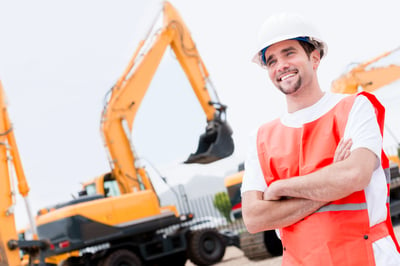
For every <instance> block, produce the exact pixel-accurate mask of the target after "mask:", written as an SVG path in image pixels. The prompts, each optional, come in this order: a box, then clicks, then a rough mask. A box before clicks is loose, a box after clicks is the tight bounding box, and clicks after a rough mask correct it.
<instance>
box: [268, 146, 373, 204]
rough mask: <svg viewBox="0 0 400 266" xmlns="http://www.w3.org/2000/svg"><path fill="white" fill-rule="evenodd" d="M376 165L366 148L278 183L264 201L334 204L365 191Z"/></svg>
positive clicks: (271, 188)
mask: <svg viewBox="0 0 400 266" xmlns="http://www.w3.org/2000/svg"><path fill="white" fill-rule="evenodd" d="M361 162H362V163H361ZM376 165H377V157H376V155H375V154H374V153H372V152H371V151H369V150H367V149H357V150H355V151H353V152H352V155H351V156H350V157H349V158H348V159H346V160H343V161H340V162H337V163H335V164H332V165H329V166H327V167H325V168H323V169H320V170H318V171H316V172H314V173H311V174H307V175H304V176H299V177H293V178H289V179H285V180H278V181H276V182H274V183H272V184H271V185H270V186H269V187H268V188H267V189H266V191H265V193H266V196H267V199H268V198H272V199H274V198H280V197H284V196H288V197H295V198H305V199H311V200H316V201H334V200H337V199H341V198H344V197H346V196H348V195H350V194H351V193H353V192H355V191H359V190H362V189H364V188H365V187H366V186H367V185H368V184H369V182H370V179H371V176H372V172H373V171H374V169H375V167H376Z"/></svg>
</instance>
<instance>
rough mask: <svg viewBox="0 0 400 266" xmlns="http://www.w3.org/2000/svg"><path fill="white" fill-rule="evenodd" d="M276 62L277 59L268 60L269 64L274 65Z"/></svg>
mask: <svg viewBox="0 0 400 266" xmlns="http://www.w3.org/2000/svg"><path fill="white" fill-rule="evenodd" d="M275 63H276V60H270V61H268V62H267V66H272V65H273V64H275Z"/></svg>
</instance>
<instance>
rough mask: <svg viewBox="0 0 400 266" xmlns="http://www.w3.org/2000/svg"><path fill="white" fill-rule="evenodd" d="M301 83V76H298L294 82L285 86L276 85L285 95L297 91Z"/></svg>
mask: <svg viewBox="0 0 400 266" xmlns="http://www.w3.org/2000/svg"><path fill="white" fill-rule="evenodd" d="M301 83H302V81H301V77H299V78H298V80H297V81H296V83H295V84H293V85H290V86H289V87H287V88H283V87H282V86H278V89H279V90H280V91H281V92H282V93H283V94H285V95H289V94H293V93H295V92H297V91H298V90H299V89H300V87H301Z"/></svg>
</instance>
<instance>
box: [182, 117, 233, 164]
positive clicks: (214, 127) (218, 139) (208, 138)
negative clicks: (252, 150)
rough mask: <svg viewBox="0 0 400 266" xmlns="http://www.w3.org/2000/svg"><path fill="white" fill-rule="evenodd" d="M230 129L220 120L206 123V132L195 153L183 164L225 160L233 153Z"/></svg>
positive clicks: (201, 137)
mask: <svg viewBox="0 0 400 266" xmlns="http://www.w3.org/2000/svg"><path fill="white" fill-rule="evenodd" d="M233 150H234V144H233V139H232V129H231V128H230V126H229V125H228V124H227V123H226V122H225V121H221V120H212V121H210V122H208V125H207V127H206V132H205V133H203V134H202V135H201V136H200V140H199V146H198V147H197V151H196V153H192V154H190V156H189V158H188V159H187V160H186V161H185V162H184V163H186V164H189V163H200V164H207V163H212V162H215V161H218V160H220V159H223V158H226V157H228V156H230V155H231V154H232V153H233Z"/></svg>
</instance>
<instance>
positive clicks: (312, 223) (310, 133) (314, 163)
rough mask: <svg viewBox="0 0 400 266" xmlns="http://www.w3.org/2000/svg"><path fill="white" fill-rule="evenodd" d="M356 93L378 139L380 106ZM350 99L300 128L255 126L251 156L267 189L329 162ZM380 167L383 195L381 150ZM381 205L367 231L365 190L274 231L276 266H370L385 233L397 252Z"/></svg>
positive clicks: (381, 117) (274, 124)
mask: <svg viewBox="0 0 400 266" xmlns="http://www.w3.org/2000/svg"><path fill="white" fill-rule="evenodd" d="M359 94H362V95H364V96H366V97H367V98H368V99H369V100H370V101H371V103H372V104H373V106H374V107H375V113H376V116H377V121H378V124H379V126H380V129H381V134H382V135H383V122H384V112H385V110H384V107H383V106H382V105H381V104H380V103H379V102H378V100H377V99H376V98H375V96H373V95H372V94H369V93H366V92H361V93H359ZM359 94H358V95H359ZM356 97H357V95H351V96H348V97H345V98H344V99H342V100H341V101H340V102H339V103H338V104H336V106H335V107H334V108H332V109H331V110H330V111H329V112H327V113H326V114H324V115H323V116H321V117H320V118H318V119H317V120H315V121H312V122H309V123H306V124H304V125H303V126H302V127H300V128H291V127H287V126H285V125H283V124H282V123H281V122H280V120H279V119H276V120H274V121H272V122H269V123H267V124H265V125H263V126H261V127H260V129H259V131H258V135H257V152H258V158H259V162H260V165H261V169H262V171H263V175H264V178H265V181H266V183H267V185H269V184H271V183H272V182H274V181H276V180H278V179H286V178H291V177H294V176H301V175H306V174H309V173H312V172H315V171H316V170H318V169H320V168H323V167H325V166H327V165H330V164H332V162H333V157H334V153H335V150H336V147H337V145H338V143H339V141H340V140H341V139H342V137H343V135H344V130H345V128H346V124H347V119H348V114H349V113H350V110H351V108H352V106H353V103H354V100H355V98H356ZM381 164H382V167H383V169H385V173H386V174H387V178H386V181H387V184H388V196H389V192H390V191H389V184H390V171H389V169H388V168H389V161H388V159H387V157H386V155H385V153H384V152H383V151H382V156H381ZM387 202H388V203H387V210H388V216H387V219H386V221H385V222H382V223H379V224H377V225H375V226H373V227H370V225H369V217H368V209H367V202H366V197H365V192H364V190H361V191H357V192H354V193H353V194H351V195H349V196H347V197H345V198H343V199H339V200H336V201H333V202H331V203H329V204H327V205H325V206H323V207H322V208H320V209H319V210H318V211H316V212H315V213H313V214H312V215H310V216H308V217H306V218H304V219H303V220H301V221H299V222H297V223H295V224H293V225H291V226H287V227H285V228H282V229H280V232H281V238H282V244H283V247H284V253H283V261H282V265H306V266H313V265H315V266H321V265H324V266H328V265H334V266H336V265H355V266H359V265H363V266H364V265H375V260H374V253H373V249H372V243H373V242H374V241H376V240H378V239H381V238H383V237H386V236H388V235H391V236H392V238H393V241H394V243H395V244H396V246H397V248H398V250H400V248H399V246H398V243H397V240H396V238H395V236H394V232H393V226H392V223H391V219H390V209H389V201H387Z"/></svg>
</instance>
